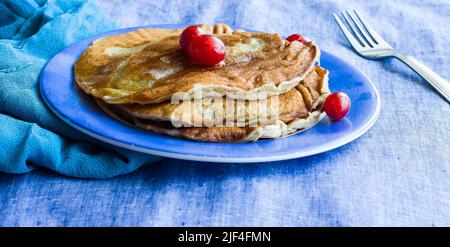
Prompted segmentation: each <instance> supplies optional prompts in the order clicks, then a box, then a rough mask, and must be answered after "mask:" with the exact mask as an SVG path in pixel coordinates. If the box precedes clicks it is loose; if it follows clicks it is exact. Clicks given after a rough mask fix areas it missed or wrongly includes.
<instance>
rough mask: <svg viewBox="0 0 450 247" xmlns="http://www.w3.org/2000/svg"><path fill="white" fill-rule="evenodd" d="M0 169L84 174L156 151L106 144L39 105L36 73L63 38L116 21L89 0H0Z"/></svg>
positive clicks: (116, 168) (130, 166) (123, 168)
mask: <svg viewBox="0 0 450 247" xmlns="http://www.w3.org/2000/svg"><path fill="white" fill-rule="evenodd" d="M0 13H1V14H0V59H1V60H0V112H1V114H0V123H1V124H0V145H1V148H2V151H1V152H0V171H2V172H8V173H24V172H28V171H31V170H32V169H34V168H35V167H46V168H50V169H52V170H55V171H57V172H59V173H62V174H65V175H69V176H75V177H84V178H109V177H112V176H116V175H119V174H124V173H127V172H130V171H133V170H135V169H136V168H138V167H140V166H141V165H143V164H145V163H146V162H147V163H148V162H149V161H151V160H154V159H156V157H151V156H146V155H142V154H139V153H136V152H130V151H125V150H121V149H118V148H117V149H115V150H114V151H107V149H105V148H102V147H99V146H96V145H93V144H89V143H92V142H94V141H92V140H90V138H87V137H86V136H85V135H83V134H80V133H79V132H78V131H76V130H74V129H72V128H71V127H69V126H67V125H66V124H65V123H63V122H61V121H60V120H59V119H57V118H56V117H55V115H54V114H53V113H51V112H50V111H49V109H48V108H47V107H46V106H45V105H44V103H43V101H42V99H41V97H40V94H39V87H38V77H39V74H40V71H41V69H42V68H43V66H44V65H45V63H46V62H47V61H48V60H49V59H50V58H51V57H52V56H53V55H55V54H56V53H57V52H59V51H60V50H62V49H63V48H65V47H66V46H68V45H69V44H71V43H73V42H75V41H77V40H80V39H82V38H86V37H89V36H91V35H93V34H97V33H99V32H105V31H108V30H111V29H114V28H115V27H116V26H115V25H114V24H113V21H111V20H110V19H109V18H107V17H106V16H105V15H104V14H102V12H101V11H99V9H98V6H97V5H96V4H95V3H93V2H91V1H84V0H83V1H79V0H77V1H42V0H40V1H37V0H27V1H12V0H11V1H9V0H8V1H1V2H0Z"/></svg>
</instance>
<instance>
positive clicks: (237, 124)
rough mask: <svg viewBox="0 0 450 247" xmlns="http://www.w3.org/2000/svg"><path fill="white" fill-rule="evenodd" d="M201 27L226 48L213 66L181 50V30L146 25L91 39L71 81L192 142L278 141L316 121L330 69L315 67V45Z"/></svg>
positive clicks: (111, 108) (143, 122) (112, 109)
mask: <svg viewBox="0 0 450 247" xmlns="http://www.w3.org/2000/svg"><path fill="white" fill-rule="evenodd" d="M202 28H203V29H204V30H205V31H206V32H208V33H210V34H213V35H215V36H216V37H217V38H219V39H220V40H222V41H223V43H224V44H225V46H226V49H227V51H226V58H225V60H224V61H223V62H222V63H221V64H219V65H217V66H215V67H202V66H198V65H196V64H194V63H193V62H192V61H191V60H190V59H189V57H188V56H187V55H186V54H185V53H184V52H183V50H182V49H181V48H180V46H179V43H178V41H179V36H180V33H181V32H182V31H183V29H175V30H174V29H153V28H146V29H139V30H136V31H132V32H129V33H125V34H121V35H116V36H108V37H104V38H100V39H98V40H96V41H95V42H93V44H92V45H91V46H90V47H89V48H88V49H87V50H86V51H85V52H84V53H83V55H82V56H81V57H80V58H79V60H78V61H77V63H76V64H75V68H74V73H75V80H76V82H77V84H78V86H79V87H80V88H81V89H82V90H83V91H84V92H85V93H87V94H90V95H92V96H93V97H95V99H96V102H97V103H98V104H99V106H100V107H101V108H102V109H103V110H105V111H106V112H107V113H108V114H110V115H112V116H113V117H115V118H117V119H120V120H122V121H125V122H127V123H129V124H132V125H133V126H137V127H139V128H143V129H146V130H149V131H153V132H156V133H158V134H164V135H170V136H175V137H182V138H186V139H190V140H195V141H206V142H245V141H256V140H258V139H261V138H279V137H282V136H286V135H289V134H291V133H294V132H296V131H298V130H302V129H306V128H309V127H311V126H312V125H314V124H315V123H317V122H318V121H319V120H320V118H321V116H322V115H323V110H322V104H323V102H324V100H325V98H326V96H327V95H328V94H329V89H328V71H327V70H325V69H323V68H321V67H320V66H318V65H317V64H318V59H319V56H320V51H319V48H318V47H317V46H316V45H315V44H314V43H313V42H309V43H307V44H302V43H300V42H297V41H294V42H288V41H285V40H284V39H283V38H281V37H280V35H278V34H275V33H263V32H245V31H242V30H236V31H233V30H232V29H231V28H230V27H229V26H227V25H224V24H216V25H215V26H214V27H211V26H208V25H202Z"/></svg>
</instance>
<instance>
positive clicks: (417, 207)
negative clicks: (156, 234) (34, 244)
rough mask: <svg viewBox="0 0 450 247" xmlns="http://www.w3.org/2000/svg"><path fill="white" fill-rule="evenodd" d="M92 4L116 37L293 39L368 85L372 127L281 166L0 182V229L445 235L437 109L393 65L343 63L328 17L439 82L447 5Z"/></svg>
mask: <svg viewBox="0 0 450 247" xmlns="http://www.w3.org/2000/svg"><path fill="white" fill-rule="evenodd" d="M98 2H99V4H100V5H101V6H102V7H103V8H104V9H105V10H106V11H108V12H109V13H110V14H111V16H112V17H113V18H114V19H115V20H116V22H117V23H118V24H119V25H121V26H123V27H126V26H137V25H145V24H159V23H215V22H225V23H229V24H232V25H235V26H242V27H247V28H250V29H254V30H264V31H274V32H280V33H282V34H290V33H295V32H299V33H303V34H305V35H306V36H307V37H310V38H311V39H313V40H315V41H316V42H317V43H318V44H319V46H320V47H321V48H322V49H323V50H326V51H329V52H332V53H334V54H336V55H338V56H341V57H344V58H345V59H346V60H347V61H348V62H350V63H352V64H353V65H355V66H356V67H358V68H360V70H361V71H363V72H364V73H365V74H366V75H367V76H368V77H369V78H370V79H372V81H373V82H374V84H375V85H376V86H377V88H378V90H379V92H380V95H381V101H382V110H381V114H380V118H379V120H378V121H377V123H376V124H375V125H374V126H373V128H372V129H371V130H369V131H368V132H367V133H366V134H365V135H363V136H362V137H361V138H359V139H357V140H356V141H354V142H352V143H350V144H347V145H345V146H343V147H341V148H338V149H336V150H333V151H331V152H327V153H323V154H318V155H314V156H311V157H307V158H302V159H295V160H290V161H282V162H272V163H263V164H212V163H199V162H188V161H180V160H173V159H163V160H162V161H160V162H158V163H155V164H153V165H149V166H148V167H145V168H141V169H139V170H138V171H136V172H134V173H131V174H128V175H125V176H121V177H117V178H113V179H109V180H80V179H73V178H67V177H63V176H61V175H57V174H56V173H52V172H48V171H45V170H39V171H35V172H31V173H28V174H25V175H10V174H0V225H7V226H10V225H28V226H43V225H58V226H121V225H125V226H135V225H145V226H235V225H239V226H252V225H264V226H406V225H413V226H450V106H449V104H448V103H446V102H445V101H444V100H443V99H442V98H441V97H439V96H438V95H437V94H436V93H435V92H434V91H433V90H432V89H431V87H430V86H428V85H427V84H426V82H425V81H423V80H422V79H420V77H418V76H417V75H416V74H414V73H413V72H412V71H410V70H409V69H408V68H406V67H405V66H404V65H402V64H400V63H399V62H397V61H394V60H384V61H369V60H365V59H363V58H361V57H359V56H357V55H355V53H354V52H353V51H352V50H351V49H350V48H349V46H348V44H347V43H346V41H345V39H344V37H343V36H342V34H341V32H340V31H339V30H338V28H337V26H336V24H335V23H334V20H333V18H332V15H331V14H332V12H336V11H338V10H343V9H346V8H350V7H354V8H356V9H358V10H360V12H362V13H363V14H364V15H365V16H366V18H367V19H368V20H369V21H370V23H371V24H372V25H373V26H374V27H375V28H376V29H377V30H378V31H379V32H380V33H381V34H382V36H383V37H385V39H386V40H387V41H388V42H389V43H390V44H391V45H392V46H394V47H396V48H398V49H399V50H401V51H404V52H407V53H409V54H411V55H413V56H415V57H416V58H418V59H419V60H422V61H423V62H424V63H426V64H428V65H430V67H432V68H433V70H435V71H436V72H437V73H439V74H440V75H442V76H443V77H444V78H447V79H448V78H450V72H449V70H448V68H449V67H450V59H449V57H450V43H449V42H448V40H450V32H449V26H448V25H449V23H450V16H449V15H448V13H450V2H449V1H448V0H441V1H438V0H433V1H412V0H409V1H407V0H403V1H395V2H394V1H383V2H381V1H376V2H375V1H373V2H370V3H368V1H356V2H355V3H354V5H352V6H349V5H348V4H347V3H346V2H347V1H331V0H330V1H315V2H313V1H302V2H300V1H286V2H284V3H281V1H198V2H197V3H188V2H186V1H145V0H141V1H120V0H113V1H111V0H101V1H98Z"/></svg>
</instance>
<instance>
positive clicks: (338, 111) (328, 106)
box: [323, 92, 351, 121]
mask: <svg viewBox="0 0 450 247" xmlns="http://www.w3.org/2000/svg"><path fill="white" fill-rule="evenodd" d="M350 105H351V104H350V98H349V97H348V96H347V94H345V93H342V92H336V93H332V94H330V95H328V97H327V98H326V99H325V103H324V104H323V108H324V109H325V112H326V113H327V115H328V117H329V118H331V119H332V120H333V121H339V120H341V119H342V118H344V117H345V115H347V113H348V111H349V110H350Z"/></svg>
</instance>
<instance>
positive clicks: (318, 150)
mask: <svg viewBox="0 0 450 247" xmlns="http://www.w3.org/2000/svg"><path fill="white" fill-rule="evenodd" d="M177 25H185V24H154V25H145V26H136V27H128V28H122V29H117V30H112V31H109V32H105V33H100V34H97V35H93V36H90V37H88V38H86V39H82V40H79V41H77V42H75V43H73V44H71V45H69V46H68V47H66V48H65V49H63V50H61V51H60V52H58V53H57V54H55V56H53V57H52V58H51V59H50V60H48V61H47V63H46V65H45V66H44V67H43V69H42V71H41V73H40V75H39V91H40V94H41V96H42V98H43V101H44V102H45V104H46V105H47V106H48V107H49V109H50V110H51V111H52V112H53V113H54V114H55V115H56V116H57V117H58V118H60V119H61V120H63V121H64V122H65V123H66V124H68V125H69V126H71V127H73V128H74V129H76V130H78V131H80V132H82V133H84V134H86V135H88V136H91V137H93V138H95V139H98V140H100V141H103V142H105V143H108V144H112V145H115V146H118V147H121V148H125V149H128V150H132V151H136V152H140V153H146V154H150V155H156V156H161V157H167V158H173V159H181V160H190V161H200V162H215V163H258V162H271V161H281V160H290V159H295V158H301V157H307V156H311V155H315V154H320V153H324V152H327V151H330V150H333V149H336V148H338V147H341V146H344V145H346V144H348V143H350V142H352V141H354V140H356V139H357V138H359V137H360V136H362V135H363V134H364V133H366V132H367V131H368V130H369V129H370V128H371V127H372V126H373V125H374V124H375V122H376V121H377V119H378V117H379V115H380V111H381V99H380V95H379V92H378V90H377V88H376V87H375V85H374V84H373V82H372V81H371V80H370V79H369V78H368V77H367V76H366V74H365V73H364V72H362V71H360V70H359V69H357V68H356V67H355V66H353V65H351V64H349V63H347V61H345V60H342V59H340V58H338V57H336V56H335V55H333V54H332V53H329V52H327V51H323V50H321V53H326V54H327V56H330V57H332V58H334V59H337V60H340V61H342V62H343V63H344V64H345V65H346V66H348V67H350V68H352V69H353V70H356V71H358V72H359V73H360V74H361V75H362V77H363V78H364V79H365V80H366V81H367V82H368V85H369V86H370V88H371V89H372V91H373V92H374V95H375V98H376V108H375V112H374V114H372V116H370V118H369V120H368V121H367V122H366V123H364V124H363V125H362V126H361V127H360V128H359V129H358V130H357V131H355V132H354V133H352V134H350V135H346V136H343V137H341V138H339V139H338V140H336V141H334V142H331V143H329V144H328V145H326V147H321V148H315V149H311V150H309V151H307V152H304V151H303V152H298V151H297V152H292V153H288V154H278V155H272V156H263V157H222V156H214V155H211V156H207V155H189V154H180V153H174V152H167V151H160V150H154V149H149V148H146V147H141V146H136V145H132V144H127V143H124V142H120V141H116V140H114V139H111V138H108V137H105V136H102V135H101V134H97V133H95V132H94V131H91V130H89V129H86V128H84V127H81V126H79V125H78V124H76V123H74V122H72V121H71V120H70V119H68V118H66V117H64V116H63V115H61V114H60V112H58V110H57V109H55V108H54V107H53V106H52V105H51V104H50V102H48V101H47V98H46V97H45V96H44V95H45V93H44V92H43V91H42V87H41V83H42V77H43V75H44V71H46V68H47V66H48V65H49V64H50V62H51V61H52V60H53V59H54V58H55V57H56V56H57V55H58V54H60V53H64V52H65V51H66V50H69V49H71V48H72V47H73V46H76V45H77V44H79V43H81V42H83V41H85V40H88V39H92V38H94V37H103V36H106V35H108V34H110V33H116V32H118V33H122V32H125V31H127V30H136V29H140V28H149V27H153V28H161V27H162V26H177ZM247 30H248V29H247ZM170 138H173V137H170ZM194 144H195V143H194ZM211 144H212V145H213V144H214V143H211Z"/></svg>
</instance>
